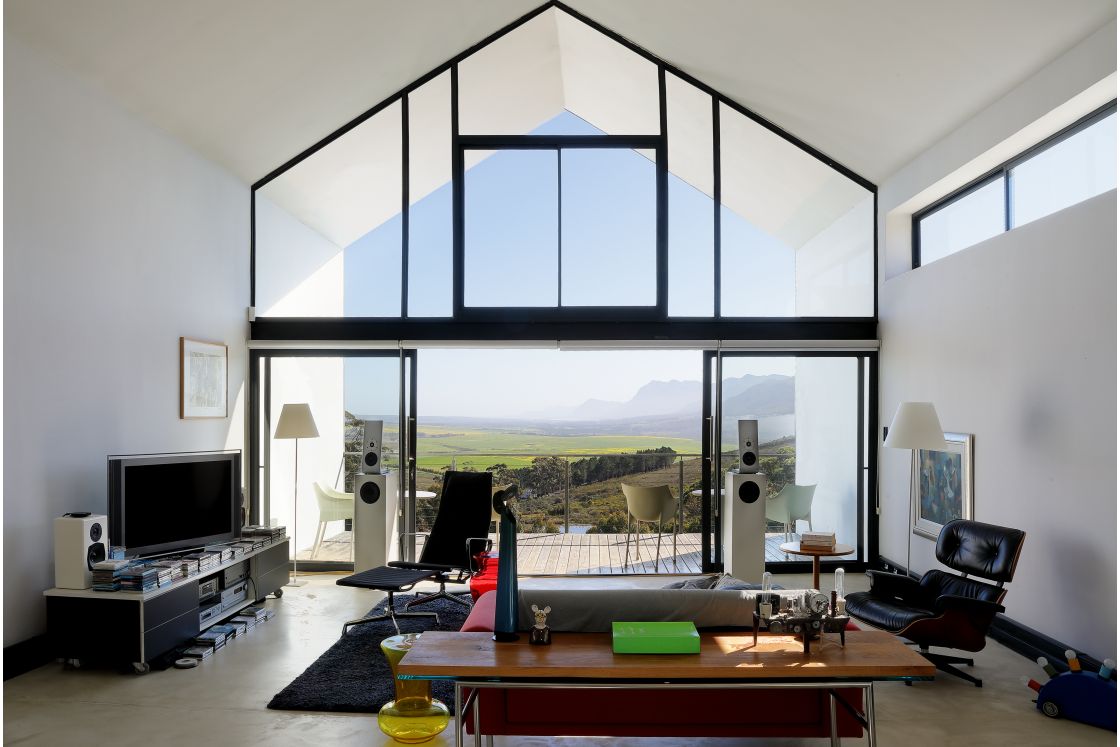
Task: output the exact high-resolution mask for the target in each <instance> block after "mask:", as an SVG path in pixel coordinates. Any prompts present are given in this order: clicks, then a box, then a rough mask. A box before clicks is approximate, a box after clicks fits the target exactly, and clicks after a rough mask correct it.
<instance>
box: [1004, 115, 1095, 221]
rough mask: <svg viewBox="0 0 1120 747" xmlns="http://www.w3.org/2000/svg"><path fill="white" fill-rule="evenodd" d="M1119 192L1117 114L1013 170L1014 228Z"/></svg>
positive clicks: (1012, 208) (1012, 209)
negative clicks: (1091, 199) (1083, 202)
mask: <svg viewBox="0 0 1120 747" xmlns="http://www.w3.org/2000/svg"><path fill="white" fill-rule="evenodd" d="M1110 189H1116V114H1115V113H1113V114H1112V115H1111V116H1108V117H1106V118H1104V119H1102V120H1101V121H1099V122H1096V123H1094V124H1092V125H1090V126H1089V127H1086V128H1085V129H1083V130H1081V131H1080V132H1078V133H1076V134H1074V135H1071V136H1070V137H1068V138H1066V139H1065V140H1063V141H1061V142H1060V143H1058V144H1057V145H1054V146H1052V147H1050V148H1047V149H1046V150H1044V151H1042V152H1041V153H1039V154H1038V155H1036V156H1033V157H1032V158H1031V159H1030V160H1028V161H1025V162H1023V163H1021V164H1019V165H1018V166H1016V167H1015V168H1014V169H1012V170H1011V226H1012V227H1013V228H1014V227H1016V226H1021V225H1023V224H1024V223H1030V222H1031V221H1032V220H1037V219H1038V218H1041V217H1043V216H1045V215H1049V214H1050V213H1054V212H1057V211H1058V210H1061V209H1062V208H1066V207H1069V206H1070V205H1074V204H1076V203H1078V202H1081V201H1083V200H1087V199H1089V198H1090V197H1094V196H1096V195H1099V194H1101V193H1102V192H1107V191H1108V190H1110Z"/></svg>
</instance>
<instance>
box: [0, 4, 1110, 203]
mask: <svg viewBox="0 0 1120 747" xmlns="http://www.w3.org/2000/svg"><path fill="white" fill-rule="evenodd" d="M538 5H539V3H538V2H537V1H536V0H485V1H483V0H411V2H389V1H388V0H380V1H377V2H375V1H373V0H326V1H324V2H307V1H306V0H191V2H182V0H113V1H112V2H90V1H89V0H7V2H5V4H4V26H5V28H4V33H5V36H6V37H7V36H14V37H16V38H18V39H20V40H22V41H24V42H26V43H28V44H30V45H32V46H36V47H39V48H40V49H43V50H45V51H46V52H47V53H48V54H50V55H52V56H54V57H56V58H57V59H59V60H60V61H61V62H62V63H63V64H64V65H66V66H68V67H70V68H72V69H73V70H75V71H76V72H77V73H78V74H80V75H82V76H85V77H87V78H89V79H91V80H92V81H93V82H94V83H95V84H97V85H99V86H101V87H103V88H104V89H105V90H106V91H108V92H109V93H110V94H111V95H112V96H114V97H115V98H116V99H118V100H119V101H120V102H121V103H122V104H123V105H124V106H125V107H126V108H127V109H129V110H131V111H133V112H134V113H136V114H137V115H138V116H140V117H142V118H144V119H146V120H148V121H150V122H152V123H153V124H155V125H157V126H159V127H161V128H163V129H165V130H167V131H168V132H170V133H172V134H173V135H175V136H177V137H179V138H181V139H182V140H184V141H185V142H187V143H188V144H190V145H191V146H193V147H194V148H196V149H197V150H199V151H200V152H202V153H203V154H204V155H206V156H207V157H209V158H211V159H212V160H214V161H215V162H217V163H219V164H221V165H222V166H224V167H225V168H227V169H229V170H230V171H231V172H232V173H234V174H235V175H237V176H238V177H240V178H241V179H243V180H245V181H246V182H253V181H255V180H256V179H258V178H260V177H261V176H263V175H264V174H266V173H268V172H269V171H271V170H272V169H273V168H275V167H276V166H278V165H280V164H281V163H283V162H284V161H286V160H288V159H289V158H290V157H292V156H293V155H295V154H297V153H299V152H300V151H302V150H303V149H304V148H306V147H308V146H309V145H311V144H313V143H314V142H315V141H316V140H318V139H319V138H321V137H323V136H324V135H326V134H328V133H330V132H331V131H333V130H334V129H336V128H337V127H338V126H340V125H342V124H344V123H345V122H347V121H348V120H350V119H352V118H353V117H355V116H357V115H358V114H360V113H361V112H363V111H365V110H366V109H368V108H369V107H370V106H372V105H373V104H375V103H377V102H378V101H380V100H382V99H384V98H386V97H387V96H389V95H391V94H392V93H394V92H395V91H397V90H399V89H400V88H402V87H403V86H405V85H407V84H408V83H410V82H411V81H413V80H414V79H416V78H418V77H420V76H421V75H423V74H424V73H426V72H428V71H429V70H431V69H432V68H434V67H436V66H437V65H439V64H440V63H442V62H444V61H446V60H447V59H449V58H451V57H453V56H455V55H456V54H458V53H459V52H460V51H462V50H464V49H466V48H467V47H470V46H471V45H473V44H475V43H477V42H478V41H480V40H482V39H484V38H485V37H487V36H489V35H490V34H491V33H492V32H494V31H496V30H497V29H499V28H501V27H502V26H504V25H505V24H507V23H510V22H511V21H513V20H516V19H517V18H518V17H520V16H521V15H522V14H524V13H526V12H528V11H530V10H532V9H533V8H535V7H537V6H538ZM569 5H570V6H571V7H573V8H574V9H575V10H577V11H578V12H580V13H583V14H585V15H587V16H588V17H590V18H592V19H593V20H595V21H598V22H599V23H601V24H603V25H604V26H606V27H607V28H610V29H612V30H614V31H615V32H617V33H619V34H621V35H622V36H624V37H626V38H628V39H629V40H631V41H632V42H634V43H636V44H638V45H640V46H642V47H644V48H645V49H647V50H649V51H651V52H653V53H654V54H656V55H658V56H659V57H661V58H662V59H664V60H666V61H667V62H669V63H671V64H673V65H675V66H676V67H678V68H680V69H682V70H684V71H685V72H687V73H690V74H691V75H694V76H695V77H696V78H698V79H700V80H702V81H704V82H705V83H707V84H709V85H711V86H712V87H713V88H715V89H717V90H719V91H722V92H723V93H725V94H726V95H728V96H729V97H730V98H732V99H734V100H736V101H738V102H739V103H741V104H743V105H744V106H746V107H748V108H750V109H752V110H754V111H755V112H757V113H758V114H760V115H762V116H764V117H766V118H768V119H770V120H771V121H773V122H775V123H776V124H778V125H779V126H781V127H783V128H785V129H786V130H788V131H789V132H791V133H793V134H794V135H796V136H797V137H799V138H801V139H802V140H804V141H805V142H807V143H809V144H810V145H813V146H814V147H816V148H818V149H819V150H821V151H823V152H824V153H826V154H828V155H829V156H831V157H832V158H835V159H836V160H837V161H839V162H840V163H842V164H844V165H846V166H848V167H849V168H851V169H853V170H854V171H855V172H857V173H859V174H861V175H862V176H865V177H867V178H868V179H871V180H872V181H875V182H879V181H882V180H883V179H884V178H885V177H887V176H889V175H890V174H891V173H893V172H894V171H896V170H897V169H898V168H900V167H901V166H903V165H904V164H905V163H907V162H908V161H909V160H911V159H912V158H914V157H915V156H916V155H917V154H918V153H920V152H921V151H923V150H924V149H926V148H927V147H929V146H930V145H932V144H933V143H934V142H936V141H937V140H939V139H940V138H941V137H943V136H944V135H946V134H947V133H949V132H950V131H952V130H953V129H954V128H955V127H957V126H958V125H960V124H961V123H962V122H964V121H965V120H967V119H968V118H969V117H970V116H972V115H974V114H975V113H976V112H978V111H980V110H981V109H983V108H984V107H985V106H987V105H988V104H990V103H991V102H993V101H994V100H996V99H997V98H999V97H1000V96H1001V95H1002V94H1003V93H1005V92H1006V91H1007V90H1008V89H1010V88H1012V87H1013V86H1015V85H1016V84H1018V83H1019V82H1021V81H1023V80H1024V79H1026V78H1027V77H1029V76H1030V75H1031V74H1033V73H1034V72H1036V71H1037V70H1039V69H1040V68H1042V67H1043V66H1044V65H1046V64H1047V63H1049V62H1050V61H1052V60H1053V59H1055V58H1056V57H1057V56H1059V55H1060V54H1061V53H1062V52H1064V51H1066V50H1067V49H1069V48H1070V47H1072V46H1073V45H1075V44H1076V43H1077V42H1079V41H1081V40H1082V39H1083V38H1085V37H1086V36H1088V35H1089V34H1091V33H1092V32H1093V31H1095V30H1096V29H1098V28H1100V27H1101V26H1103V25H1104V24H1106V23H1108V22H1109V21H1110V20H1111V19H1113V18H1115V15H1116V3H1115V2H1114V0H983V2H977V1H976V0H940V1H939V2H936V3H934V2H919V1H918V0H905V1H904V0H859V1H858V2H856V1H855V0H848V1H847V2H838V1H836V0H804V1H802V2H796V3H794V2H788V0H707V1H706V2H703V3H700V2H695V1H693V0H571V2H570V3H569Z"/></svg>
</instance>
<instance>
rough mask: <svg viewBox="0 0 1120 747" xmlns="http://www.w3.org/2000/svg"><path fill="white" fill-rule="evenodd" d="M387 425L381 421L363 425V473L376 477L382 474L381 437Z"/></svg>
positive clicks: (368, 422) (369, 421) (372, 421)
mask: <svg viewBox="0 0 1120 747" xmlns="http://www.w3.org/2000/svg"><path fill="white" fill-rule="evenodd" d="M384 430H385V424H384V423H383V422H382V421H380V420H366V421H363V423H362V472H363V473H365V474H367V475H376V474H380V472H381V435H382V432H383V431H384Z"/></svg>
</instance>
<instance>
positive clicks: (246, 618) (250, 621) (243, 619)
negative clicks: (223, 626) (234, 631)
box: [229, 614, 257, 633]
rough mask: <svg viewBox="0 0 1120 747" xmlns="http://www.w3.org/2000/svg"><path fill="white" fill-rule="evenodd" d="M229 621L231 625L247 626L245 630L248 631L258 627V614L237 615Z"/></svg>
mask: <svg viewBox="0 0 1120 747" xmlns="http://www.w3.org/2000/svg"><path fill="white" fill-rule="evenodd" d="M229 622H230V625H243V626H245V632H246V633H248V632H249V631H250V630H252V629H253V628H255V627H256V625H257V616H256V615H245V614H241V615H236V616H235V617H234V618H233V619H232V620H230V621H229Z"/></svg>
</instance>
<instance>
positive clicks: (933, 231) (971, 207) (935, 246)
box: [918, 178, 1004, 265]
mask: <svg viewBox="0 0 1120 747" xmlns="http://www.w3.org/2000/svg"><path fill="white" fill-rule="evenodd" d="M1003 206H1004V200H1003V179H998V178H997V179H994V180H992V181H990V182H988V183H987V184H985V185H984V186H982V187H980V188H979V189H976V190H973V191H972V192H969V193H968V194H966V195H964V196H963V197H961V198H960V199H958V200H956V201H955V202H951V203H949V204H948V205H946V206H945V207H943V208H941V209H940V210H937V211H936V212H934V213H930V214H929V215H927V216H926V217H924V218H922V219H921V221H919V222H918V227H919V230H920V231H921V234H920V238H921V255H922V256H921V264H923V265H926V264H929V263H930V262H933V261H935V260H938V259H941V258H942V257H948V256H949V255H950V254H953V253H954V252H959V251H960V250H961V249H964V248H965V247H969V246H972V245H973V244H978V243H980V242H981V241H984V240H985V239H990V238H991V237H993V236H995V235H997V234H1000V233H1003V230H1004V224H1003V217H1004V216H1003V212H1004V210H1003Z"/></svg>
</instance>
